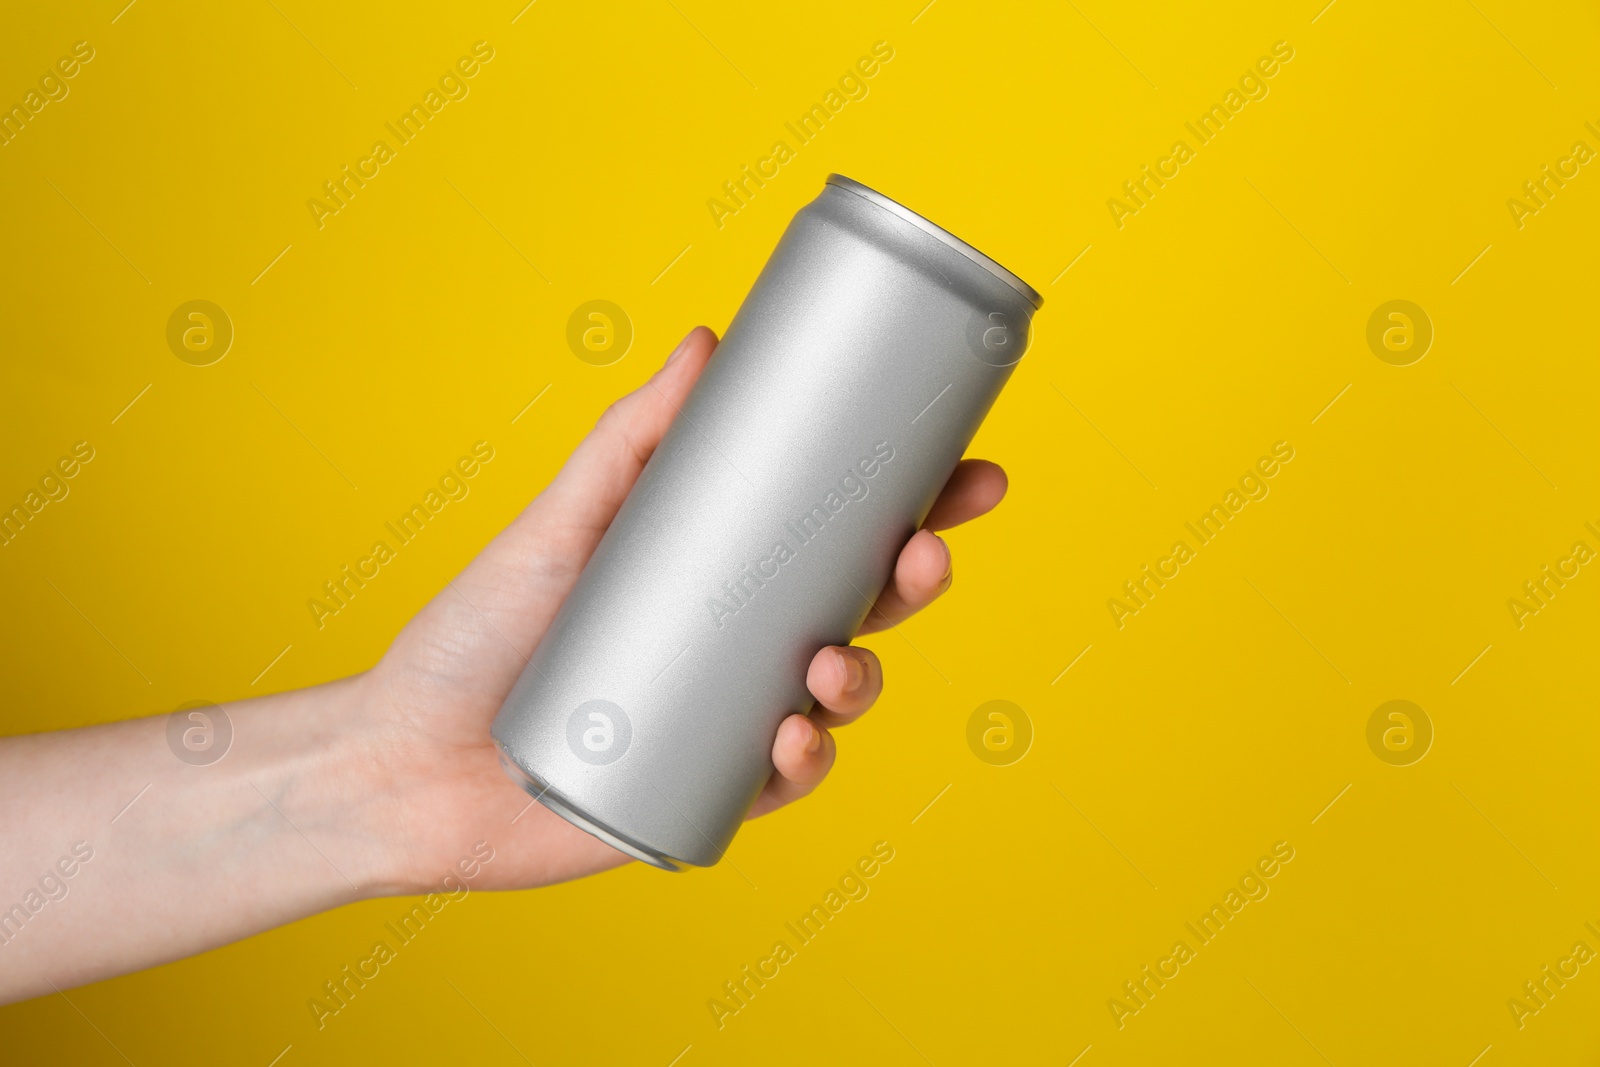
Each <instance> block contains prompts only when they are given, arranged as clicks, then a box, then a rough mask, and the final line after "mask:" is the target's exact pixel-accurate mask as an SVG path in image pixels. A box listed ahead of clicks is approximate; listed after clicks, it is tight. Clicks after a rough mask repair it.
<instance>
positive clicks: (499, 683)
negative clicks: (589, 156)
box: [0, 327, 1006, 1003]
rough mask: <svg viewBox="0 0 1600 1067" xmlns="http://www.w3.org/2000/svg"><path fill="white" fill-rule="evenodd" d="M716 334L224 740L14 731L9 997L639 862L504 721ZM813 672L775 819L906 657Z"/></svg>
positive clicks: (4, 795)
mask: <svg viewBox="0 0 1600 1067" xmlns="http://www.w3.org/2000/svg"><path fill="white" fill-rule="evenodd" d="M715 347H716V338H715V337H714V336H713V335H712V333H711V331H710V330H707V329H705V328H703V327H701V328H698V329H696V330H694V331H693V332H691V333H690V334H689V336H688V337H686V338H684V341H683V343H682V344H680V345H679V346H678V349H677V351H676V352H674V353H673V356H672V358H671V359H670V360H668V362H667V365H666V366H664V367H662V368H661V370H659V371H658V372H657V373H656V375H655V376H654V377H653V378H652V379H651V380H650V381H649V382H647V383H646V384H645V385H644V387H643V388H641V389H638V390H636V391H634V392H633V393H631V394H629V395H628V396H626V397H623V398H622V399H621V400H619V401H617V403H615V404H613V405H612V406H611V408H610V409H609V410H607V411H606V413H605V415H604V416H602V417H601V419H600V422H599V424H598V425H597V426H596V427H595V429H594V431H593V432H592V433H590V434H589V436H588V437H586V438H585V439H584V440H583V442H582V443H581V444H580V445H579V446H578V447H577V449H576V450H575V451H574V452H573V454H572V456H571V458H570V459H568V461H567V464H566V466H565V467H564V468H563V469H562V471H561V473H560V474H559V475H558V476H557V477H556V478H555V480H554V481H553V482H551V484H550V486H549V487H548V488H547V489H545V491H544V492H543V493H541V494H539V496H538V498H537V499H535V500H534V501H533V503H531V504H529V505H528V507H527V509H526V510H525V511H524V512H523V513H522V514H521V515H520V516H519V517H518V518H517V520H516V521H515V522H513V523H512V524H511V525H510V526H509V527H508V528H507V529H506V530H505V531H504V532H502V533H501V534H500V535H499V536H498V537H496V538H495V539H494V541H492V542H491V543H490V544H489V545H488V547H487V548H485V549H484V550H483V552H482V553H480V554H479V556H478V558H477V559H475V560H473V561H472V563H471V564H470V565H469V566H468V567H467V568H466V570H464V571H462V573H461V574H460V575H458V576H457V577H456V578H455V579H454V580H453V581H451V582H449V583H448V584H447V586H446V587H445V588H444V590H442V591H441V592H440V593H439V595H438V596H436V597H435V598H434V599H433V601H432V602H431V603H429V604H428V606H427V607H425V608H423V609H422V611H421V612H419V613H418V614H417V617H416V618H414V619H412V620H411V622H410V623H409V624H408V625H407V626H406V627H405V629H404V630H402V631H401V633H400V635H399V636H398V637H397V638H396V639H395V641H394V644H393V646H392V647H391V648H390V649H389V651H388V653H387V654H386V655H385V656H384V657H383V660H382V661H381V662H380V663H379V664H378V665H377V666H376V667H374V668H373V669H372V670H370V671H367V672H365V673H363V674H359V675H355V676H353V677H350V678H344V679H341V680H339V681H336V682H330V683H328V684H326V685H319V686H314V687H312V688H309V689H300V690H294V691H290V692H284V693H276V694H273V695H271V696H264V697H258V698H256V699H254V700H245V701H238V702H233V703H229V704H226V705H224V706H223V711H224V712H225V713H226V714H227V716H228V718H229V721H230V722H231V724H232V727H233V739H232V745H231V747H230V748H228V749H227V750H226V752H225V754H224V755H223V756H222V757H221V758H220V759H217V760H215V761H213V762H209V763H205V764H203V765H196V764H195V763H194V762H193V761H190V760H186V759H183V758H180V757H179V755H178V753H177V752H176V751H175V750H173V749H172V748H170V747H169V741H168V734H167V725H168V718H169V717H168V716H155V717H151V718H143V719H130V720H125V721H121V722H113V723H110V724H108V725H104V726H93V727H88V728H86V729H81V730H63V731H57V732H54V733H44V734H32V735H25V736H20V737H8V738H3V739H0V816H3V817H0V1003H4V1002H6V1001H9V1000H17V999H21V998H23V997H29V996H38V995H40V994H43V993H48V992H50V991H51V990H52V988H55V989H67V988H71V987H72V986H76V985H81V984H83V983H85V982H90V981H95V980H97V979H101V978H108V977H111V976H112V975H117V974H124V973H126V972H128V971H133V970H138V969H140V968H142V967H150V966H153V965H155V964H157V963H164V962H166V961H167V960H172V959H177V958H179V957H182V956H188V955H192V954H194V953H196V952H203V951H205V950H206V949H209V948H214V947H216V946H218V945H222V944H226V943H227V942H229V941H234V940H237V939H238V938H241V937H247V936H249V935H250V934H254V933H258V932H259V931H262V930H266V929H270V928H271V927H273V926H277V925H280V924H282V923H286V922H292V921H294V920H295V919H299V918H303V917H304V916H307V915H312V914H315V913H317V912H319V911H323V910H326V909H328V908H332V907H337V906H338V905H340V904H346V903H350V902H352V901H355V900H360V899H362V898H365V897H371V896H378V895H383V894H395V893H430V892H434V891H437V890H440V889H441V888H444V879H445V877H446V876H447V875H454V876H455V878H456V881H455V882H454V883H453V885H454V886H455V888H456V889H459V888H460V886H461V884H462V881H463V880H464V881H465V882H466V883H467V884H468V885H470V887H471V888H474V889H481V888H488V889H495V888H498V889H512V888H526V887H530V886H538V885H547V884H549V883H551V882H558V881H562V880H564V879H568V878H576V877H579V876H581V875H585V874H591V873H593V872H595V871H599V870H604V869H606V868H608V867H614V866H617V865H618V864H621V863H624V862H626V861H627V858H626V857H625V856H624V855H623V854H622V853H620V852H617V851H615V850H613V849H612V848H611V847H610V846H608V845H605V844H602V843H601V842H600V841H598V840H597V839H595V838H593V837H590V836H589V835H588V834H586V833H584V832H583V831H581V830H579V829H577V828H576V827H574V826H572V825H571V824H569V823H567V822H565V821H564V820H562V819H560V818H558V817H557V816H555V815H553V814H551V813H550V812H549V811H547V810H546V809H545V808H543V807H541V806H540V805H538V804H536V803H534V802H533V801H532V800H531V799H530V798H529V797H528V796H527V794H526V793H524V792H523V791H522V790H521V789H519V788H518V787H517V786H516V785H515V784H513V783H512V782H511V780H510V779H508V778H507V777H506V775H505V774H504V773H503V772H502V771H501V769H500V766H499V760H498V757H497V754H496V750H495V747H494V744H493V742H492V741H491V740H490V738H489V726H490V723H491V722H492V721H493V719H494V716H495V713H496V712H497V711H498V710H499V708H500V704H501V702H502V701H503V700H504V699H505V697H506V695H507V694H508V693H509V692H510V691H511V687H512V685H513V684H514V683H515V682H516V679H517V676H518V675H519V674H520V673H521V671H522V667H523V665H524V664H525V663H526V662H527V658H528V656H529V654H531V653H532V651H533V649H534V647H535V646H536V645H537V644H538V643H539V639H540V637H541V636H542V635H543V634H544V631H545V628H546V627H547V626H549V624H550V621H551V619H552V618H554V616H555V613H556V609H557V608H558V607H560V605H561V602H562V601H563V600H564V599H565V598H566V596H567V594H568V593H569V592H571V590H572V587H573V583H574V582H576V581H577V578H578V574H579V572H580V571H582V570H583V565H584V564H585V563H586V562H587V561H588V559H589V556H590V554H591V553H593V551H594V549H595V546H596V545H597V544H598V543H599V541H600V537H601V535H602V534H604V533H605V531H606V527H607V526H608V525H609V524H610V522H611V520H612V518H613V517H614V516H615V515H616V513H617V509H618V507H620V506H621V504H622V501H623V499H624V498H625V497H626V496H627V495H628V490H629V489H630V488H631V487H632V486H633V483H634V480H635V479H636V478H638V476H639V472H640V471H641V470H642V469H643V467H644V464H645V461H646V460H648V459H649V458H650V453H651V452H652V451H653V450H654V449H655V447H656V445H657V443H658V442H660V440H661V436H662V434H663V433H665V432H666V429H667V426H668V424H669V423H670V422H671V421H672V416H673V415H674V414H675V413H676V411H677V409H678V407H679V405H681V404H682V402H683V400H684V398H685V397H686V396H687V395H688V392H689V388H690V387H691V386H692V385H693V384H694V382H695V379H696V378H698V377H699V375H700V372H701V370H702V369H703V368H704V367H705V365H706V361H707V360H708V359H710V357H711V352H712V350H713V349H714V348H715ZM1005 485H1006V483H1005V475H1004V474H1002V473H1001V471H1000V469H999V468H998V467H996V466H994V465H993V464H990V463H984V462H981V461H968V462H965V463H963V464H961V466H960V467H958V468H957V470H956V472H955V474H954V476H953V477H952V478H951V479H950V482H949V484H947V485H946V486H945V488H944V492H943V494H942V495H941V496H940V497H939V500H938V502H937V503H936V504H935V505H934V507H933V510H932V512H931V513H930V514H929V517H928V521H927V523H926V524H925V528H924V529H922V530H920V531H918V532H917V534H916V535H915V536H913V537H912V538H911V540H910V541H909V542H907V544H906V547H905V549H904V550H903V551H902V552H901V554H900V559H899V561H898V563H897V565H896V567H895V571H894V577H893V579H892V580H891V581H890V583H889V585H888V587H887V588H886V589H885V590H884V591H883V593H882V595H881V596H880V597H879V598H878V602H877V605H876V606H875V607H874V609H873V611H872V613H871V614H870V615H869V617H868V620H867V626H866V629H868V630H872V629H877V628H880V627H884V626H888V625H891V624H893V623H895V622H898V621H899V620H901V619H903V618H905V617H906V616H908V615H910V614H912V613H913V612H915V611H917V610H918V609H920V608H922V607H924V606H925V605H927V604H928V603H930V602H931V601H932V600H933V599H934V598H935V597H937V596H938V595H939V594H940V593H942V592H943V591H944V590H945V589H946V588H947V587H948V586H949V584H950V553H949V551H948V549H946V547H945V544H944V542H943V541H941V540H940V539H939V538H938V537H937V536H936V535H935V534H934V533H933V531H934V530H938V529H942V528H944V527H948V526H954V525H955V524H957V523H960V522H965V521H966V520H967V519H970V518H972V517H974V516H976V515H981V514H983V513H984V512H985V511H988V510H989V509H990V508H992V507H994V506H995V504H996V503H998V502H999V500H1000V498H1001V496H1002V495H1004V493H1005ZM807 684H808V686H809V688H810V690H811V692H812V694H813V695H814V696H815V697H816V698H817V707H816V709H815V710H814V711H812V712H811V714H809V715H793V716H790V717H789V718H788V719H787V720H785V721H784V722H783V723H782V725H781V726H780V727H779V729H778V733H777V739H776V741H775V743H774V745H773V750H772V762H773V766H774V767H775V768H776V771H775V772H774V774H773V775H772V778H771V780H770V781H768V783H767V785H766V788H765V789H764V790H763V791H762V793H761V795H760V797H759V799H758V800H757V801H756V804H755V806H754V809H753V810H752V814H753V815H759V814H762V813H764V812H768V811H771V810H773V809H774V808H777V807H781V806H782V805H784V804H787V803H789V802H790V801H792V800H795V799H797V798H799V797H802V796H804V795H805V794H806V793H809V792H810V791H811V790H812V789H814V788H816V786H817V783H818V782H820V781H822V779H823V777H824V776H826V775H827V773H828V770H829V768H830V767H832V766H833V761H834V755H835V748H834V740H833V734H832V730H833V728H834V727H837V726H843V725H844V724H846V723H849V722H851V721H853V720H855V719H856V718H858V717H859V716H860V715H861V714H862V713H863V712H865V711H866V710H867V709H868V708H869V707H871V706H872V703H873V701H875V700H877V698H878V694H879V693H880V692H882V690H883V671H882V668H881V667H880V665H879V663H878V659H877V657H876V656H874V655H873V654H872V653H871V652H868V651H866V650H864V649H858V648H824V649H822V650H821V651H819V652H818V653H817V655H816V658H815V659H814V660H812V662H811V667H810V670H809V673H808V675H807ZM480 842H484V843H487V846H488V848H492V849H493V850H494V851H493V853H492V856H493V858H492V861H491V862H487V863H479V862H478V861H481V860H482V859H483V857H484V856H485V855H487V854H488V853H487V849H485V848H483V847H481V846H480V844H479V843H480ZM69 850H70V853H71V854H70V855H68V852H69ZM74 856H76V857H79V859H78V860H74V859H73V858H72V857H74ZM84 857H87V858H84ZM463 861H468V862H469V864H470V865H471V866H470V876H468V874H467V870H464V869H463V867H462V866H461V865H462V863H463ZM69 868H70V869H71V871H72V873H71V874H70V875H69V874H67V873H65V872H66V871H67V870H68V869H69ZM57 871H60V872H62V873H60V874H57V873H56V872H57ZM40 872H43V873H40ZM30 879H31V881H30ZM63 879H66V880H63ZM13 902H20V903H16V904H15V906H12V907H11V908H10V910H9V911H6V910H4V909H5V908H7V907H8V906H10V905H12V903H13Z"/></svg>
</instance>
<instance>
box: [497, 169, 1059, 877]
mask: <svg viewBox="0 0 1600 1067" xmlns="http://www.w3.org/2000/svg"><path fill="white" fill-rule="evenodd" d="M1041 302H1042V301H1041V298H1040V296H1039V294H1038V293H1037V292H1035V291H1034V290H1033V289H1032V288H1031V287H1030V286H1028V285H1027V283H1025V282H1023V281H1022V280H1021V279H1020V278H1018V277H1017V276H1016V275H1014V274H1012V273H1011V272H1010V271H1008V270H1006V269H1005V268H1004V267H1002V266H1000V264H998V263H996V262H995V261H994V260H992V259H990V258H988V257H987V256H985V255H984V254H983V253H981V252H979V251H978V250H977V249H975V248H973V247H972V246H971V245H968V244H966V243H965V242H963V241H961V240H959V239H957V238H956V237H954V236H952V235H951V234H949V233H947V232H945V231H944V230H942V229H940V228H939V227H938V226H935V225H934V224H933V223H931V222H929V221H928V220H926V219H924V218H922V217H921V216H920V215H917V214H915V213H914V212H912V211H910V210H908V209H907V208H905V207H902V206H901V205H900V204H897V203H895V202H894V201H893V200H890V199H889V198H888V197H886V196H883V195H881V194H880V193H877V192H874V191H873V190H871V189H869V188H867V187H866V186H864V185H861V184H860V183H858V182H854V181H851V180H850V179H849V178H845V177H842V176H840V175H837V174H835V175H830V176H829V178H828V180H827V184H826V185H825V186H824V187H823V191H822V194H821V195H820V196H818V197H817V199H815V200H814V201H812V202H811V203H810V204H808V205H806V206H805V207H804V208H802V209H801V210H800V212H799V213H798V214H797V215H796V216H795V218H794V220H793V221H792V222H791V223H790V224H789V227H788V229H787V230H786V231H785V232H784V235H783V237H782V239H781V240H780V241H779V242H778V246H777V248H776V249H775V250H774V251H773V253H772V257H771V259H769V260H768V262H767V264H766V266H765V268H763V270H762V271H761V275H760V277H758V278H757V279H756V283H755V285H754V287H753V288H752V289H751V291H750V294H749V296H748V297H746V298H745V301H744V304H743V305H742V306H741V307H740V309H739V311H738V314H737V315H735V316H734V319H733V322H732V323H731V324H730V325H729V326H728V329H727V332H726V335H725V336H724V338H723V340H722V343H721V344H720V345H719V346H718V348H717V351H716V353H715V354H714V355H713V356H712V358H711V362H710V364H709V365H708V366H707V367H706V369H705V371H704V373H703V374H702V376H701V378H700V380H699V381H698V382H697V383H696V384H695V386H694V389H693V390H692V392H691V393H690V395H689V397H688V399H687V400H686V401H685V402H684V404H683V406H682V409H681V410H680V412H679V414H678V416H677V417H676V419H674V421H673V423H672V426H671V427H670V429H669V430H668V431H667V434H666V436H665V438H664V439H663V440H662V442H661V445H660V447H658V448H657V449H656V451H655V454H654V455H652V456H651V458H650V461H649V462H648V463H647V464H646V465H645V468H644V471H643V473H642V474H641V475H640V476H639V480H638V482H637V484H635V485H634V487H633V490H632V492H631V493H629V495H628V498H627V500H626V501H625V502H624V503H623V505H622V509H621V510H620V511H619V512H618V514H617V517H616V519H615V520H614V521H613V522H612V524H611V527H610V528H609V529H608V530H607V531H606V534H605V536H604V537H603V538H602V539H601V541H600V544H599V547H598V548H596V550H595V553H594V556H593V558H591V559H590V560H589V563H588V565H587V566H586V567H585V568H584V570H583V573H582V575H581V576H580V577H579V579H578V582H577V585H576V586H575V587H574V588H573V591H572V594H571V595H570V596H569V597H568V598H567V600H566V603H565V604H563V605H562V607H561V609H560V611H559V612H558V613H557V615H556V617H555V619H554V621H553V622H552V623H551V625H550V629H549V630H548V632H546V634H545V636H544V638H543V640H542V641H541V642H540V643H539V646H538V648H537V649H536V650H535V651H534V653H533V656H532V658H531V660H530V662H529V664H528V666H527V667H526V668H525V669H524V671H523V672H522V675H521V677H520V678H519V679H518V681H517V684H516V686H515V688H514V689H513V690H512V692H511V695H510V696H509V697H508V698H507V700H506V702H505V704H504V706H503V707H502V708H501V709H500V713H499V715H498V716H497V717H496V719H495V722H494V727H493V731H492V732H493V736H494V739H495V741H496V743H497V744H498V745H499V747H500V751H501V762H502V764H503V765H504V766H505V768H506V770H507V772H508V773H509V774H510V775H511V776H512V778H513V779H515V780H517V781H518V782H520V783H521V784H522V786H523V787H524V788H525V789H526V790H527V791H528V792H529V793H530V794H531V795H532V796H534V797H535V798H537V799H538V800H539V801H540V802H541V803H543V804H544V805H545V806H546V807H548V808H550V809H551V810H552V811H554V812H556V813H557V814H559V815H561V816H562V817H563V818H565V819H567V820H568V821H570V822H572V823H574V824H576V825H577V826H579V827H581V828H583V829H584V830H587V831H588V832H589V833H591V834H593V835H595V836H596V837H598V838H600V839H601V840H603V841H606V842H607V843H609V844H610V845H612V846H614V847H615V848H618V849H620V850H622V851H623V852H626V853H628V854H629V855H631V856H634V857H636V858H638V859H641V860H644V861H645V862H647V863H652V864H654V865H656V866H658V867H663V868H666V869H668V870H679V869H681V868H682V867H684V866H686V865H693V866H710V865H711V864H714V863H716V862H717V860H718V859H719V858H721V856H722V854H723V852H724V850H725V849H726V848H727V847H728V844H729V843H730V842H731V841H732V840H733V836H734V834H735V832H737V830H738V828H739V824H740V822H741V821H742V820H743V818H744V815H745V813H746V811H747V810H748V809H749V807H750V804H751V803H752V802H753V801H754V799H755V797H756V795H757V794H758V793H759V792H760V791H761V787H762V785H763V784H764V783H765V782H766V780H767V778H768V776H769V775H771V773H772V758H771V752H772V744H773V739H774V737H775V735H776V733H777V730H778V726H779V724H780V723H781V722H782V721H783V720H784V718H785V717H787V716H788V715H790V714H793V713H796V712H805V711H808V710H809V709H810V707H811V705H812V703H813V701H812V698H811V695H810V693H809V692H808V691H807V689H806V671H807V668H808V666H809V664H810V662H811V659H812V657H813V656H814V655H815V654H816V652H817V650H818V649H820V648H822V647H823V646H825V645H832V644H844V643H846V642H848V641H849V640H850V638H851V637H852V636H853V635H854V634H855V632H856V630H857V629H858V628H859V627H860V625H861V623H862V621H863V620H864V619H865V617H866V615H867V612H868V610H869V609H870V607H871V605H872V602H873V601H874V599H876V597H877V595H878V593H879V592H880V591H881V590H882V588H883V587H884V585H885V583H886V582H887V581H888V580H889V577H890V575H891V574H892V572H893V568H894V564H895V560H896V559H897V557H898V555H899V552H900V549H901V548H902V547H903V546H904V545H905V543H906V541H907V539H908V538H909V537H910V536H911V535H912V534H913V533H914V532H916V530H917V528H918V526H920V525H921V523H922V520H923V519H924V518H925V517H926V515H927V513H928V510H929V508H930V507H931V506H932V505H933V502H934V499H935V498H936V497H937V496H938V494H939V491H940V489H941V488H943V486H944V484H945V481H946V480H947V479H948V478H949V477H950V474H951V472H952V471H954V469H955V467H956V464H957V463H958V462H959V461H960V459H961V456H962V453H963V452H964V451H965V449H966V447H967V445H968V444H969V443H970V442H971V440H972V437H973V435H974V434H975V433H976V432H977V430H978V425H979V424H980V423H981V422H982V421H983V418H984V416H985V415H986V414H987V413H988V411H989V408H990V407H991V406H992V405H993V403H994V401H995V398H996V397H997V396H998V395H999V393H1000V389H1001V387H1002V386H1004V385H1005V383H1006V379H1007V378H1009V377H1010V376H1011V371H1012V368H1013V367H1014V366H1015V364H1016V363H1017V361H1018V360H1020V359H1021V358H1022V354H1023V352H1024V351H1025V350H1026V348H1027V344H1028V336H1029V329H1030V325H1031V319H1032V316H1033V313H1034V311H1035V310H1037V309H1038V307H1039V306H1040V304H1041Z"/></svg>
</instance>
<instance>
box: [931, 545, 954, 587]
mask: <svg viewBox="0 0 1600 1067" xmlns="http://www.w3.org/2000/svg"><path fill="white" fill-rule="evenodd" d="M935 536H938V535H935ZM939 546H940V547H941V548H943V549H944V577H943V578H941V579H939V591H940V592H943V591H944V590H946V589H949V588H950V583H951V581H953V580H954V579H955V573H956V561H955V557H954V556H952V555H951V554H950V546H949V545H948V544H946V543H945V540H944V538H942V537H940V538H939Z"/></svg>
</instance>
